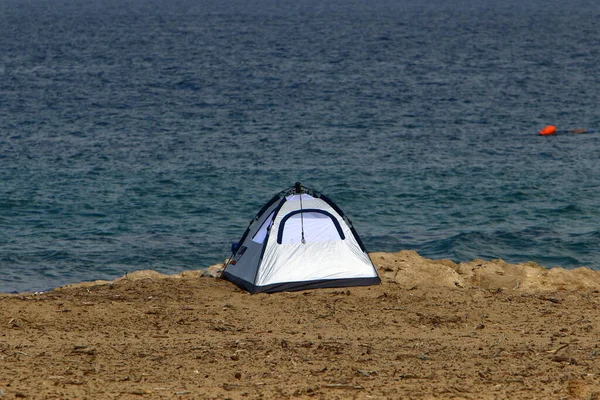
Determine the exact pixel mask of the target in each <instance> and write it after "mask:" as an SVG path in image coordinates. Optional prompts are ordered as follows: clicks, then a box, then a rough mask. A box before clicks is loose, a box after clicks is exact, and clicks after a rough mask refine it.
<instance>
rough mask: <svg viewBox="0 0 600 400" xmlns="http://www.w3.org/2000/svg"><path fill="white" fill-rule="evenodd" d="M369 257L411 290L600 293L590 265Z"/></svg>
mask: <svg viewBox="0 0 600 400" xmlns="http://www.w3.org/2000/svg"><path fill="white" fill-rule="evenodd" d="M369 256H370V257H371V260H372V261H373V264H375V266H376V267H377V270H378V273H379V275H380V277H381V279H382V281H388V282H390V281H394V282H395V283H396V284H399V285H401V286H402V287H404V288H407V289H410V288H411V287H416V286H419V285H422V286H432V287H435V286H443V287H454V286H456V287H460V288H481V289H493V290H514V291H553V290H600V271H596V270H593V269H590V268H588V267H578V268H574V269H565V268H563V267H550V268H548V267H544V266H541V265H539V264H537V263H535V262H533V261H530V262H526V263H517V264H510V263H507V262H505V261H504V260H501V259H496V260H481V259H474V260H472V261H468V262H460V263H456V262H454V261H451V260H448V259H437V260H436V259H429V258H425V257H422V256H420V255H419V254H418V253H417V252H415V251H413V250H400V251H398V252H395V253H390V252H372V253H369ZM222 267H223V264H214V265H211V266H209V267H206V268H203V269H198V270H187V271H183V272H179V273H174V274H163V273H160V272H157V271H155V270H138V271H134V272H131V273H127V274H125V275H123V276H121V277H119V278H116V279H114V280H94V281H83V282H77V283H70V284H66V285H62V286H59V287H57V288H53V289H49V290H47V291H36V292H34V291H24V292H18V293H5V292H0V296H8V295H13V296H15V295H21V294H27V293H48V292H52V291H56V290H61V289H66V288H77V287H93V286H97V285H111V284H114V283H117V282H120V281H123V280H133V281H137V280H144V279H151V280H155V279H191V278H199V277H212V278H219V277H220V275H221V272H222Z"/></svg>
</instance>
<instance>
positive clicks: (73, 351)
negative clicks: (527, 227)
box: [0, 251, 600, 399]
mask: <svg viewBox="0 0 600 400" xmlns="http://www.w3.org/2000/svg"><path fill="white" fill-rule="evenodd" d="M371 258H372V259H373V261H374V263H375V264H376V265H377V267H378V269H379V273H380V275H381V277H382V280H383V283H382V284H381V285H379V286H372V287H355V288H347V289H321V290H314V291H305V292H293V293H276V294H258V295H250V294H248V293H246V292H244V291H241V290H239V289H238V288H237V287H235V286H234V285H233V284H231V283H229V282H227V281H224V280H221V279H215V278H211V277H206V276H203V277H201V276H200V275H201V271H188V272H185V273H182V274H178V275H172V276H166V275H161V274H158V273H156V272H153V271H139V272H136V273H134V274H129V275H128V276H126V277H123V278H120V279H118V280H116V281H114V282H90V283H84V284H79V285H70V286H65V287H62V288H58V289H56V290H53V291H49V292H46V293H22V294H17V295H9V294H6V295H0V399H3V398H9V399H12V398H26V399H173V398H175V399H227V398H230V399H257V398H262V399H287V398H309V397H310V398H315V399H348V398H350V399H399V398H403V399H431V398H441V399H600V313H599V311H598V308H599V307H600V273H599V272H596V271H592V270H589V269H587V268H579V269H576V270H570V271H567V270H564V269H560V268H552V269H545V268H542V267H540V266H538V265H536V264H534V263H528V264H518V265H510V264H507V263H505V262H503V261H501V260H496V261H481V260H475V261H472V262H469V263H461V264H455V263H453V262H451V261H448V260H437V261H435V260H428V259H424V258H422V257H420V256H419V255H418V254H416V253H414V252H410V251H402V252H398V253H372V254H371ZM216 268H217V267H212V268H211V271H215V269H216Z"/></svg>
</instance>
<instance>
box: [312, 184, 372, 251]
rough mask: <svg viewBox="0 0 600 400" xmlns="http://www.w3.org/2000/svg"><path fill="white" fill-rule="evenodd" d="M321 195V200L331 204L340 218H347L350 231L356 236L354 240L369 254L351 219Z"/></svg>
mask: <svg viewBox="0 0 600 400" xmlns="http://www.w3.org/2000/svg"><path fill="white" fill-rule="evenodd" d="M320 195H321V200H323V201H324V202H325V203H327V204H329V205H330V206H331V208H333V209H334V210H335V211H336V212H337V213H338V214H340V217H342V218H346V220H347V221H348V225H349V226H350V231H351V232H352V234H353V235H354V238H355V239H356V241H357V242H358V245H359V246H360V249H361V250H362V251H364V252H365V253H367V248H366V247H365V245H364V243H363V241H362V240H361V239H360V236H358V232H356V230H355V229H354V224H353V223H352V221H350V218H348V216H347V215H346V214H344V212H343V211H342V210H341V209H340V208H339V207H338V206H337V204H335V203H334V202H333V201H331V199H330V198H329V197H327V196H325V195H324V194H320Z"/></svg>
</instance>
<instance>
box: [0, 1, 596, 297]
mask: <svg viewBox="0 0 600 400" xmlns="http://www.w3.org/2000/svg"><path fill="white" fill-rule="evenodd" d="M598 43H600V2H598V1H597V0H569V1H563V0H560V1H558V0H543V1H542V0H531V1H526V2H525V1H522V0H518V1H517V0H506V1H497V0H418V1H417V0H328V1H317V0H61V1H56V0H0V292H4V293H12V292H23V291H46V290H51V289H52V288H56V287H59V286H62V285H66V284H70V283H75V282H82V281H93V280H99V279H102V280H111V279H115V278H117V277H120V276H123V275H125V274H127V273H131V272H133V271H136V270H143V269H152V270H155V271H158V272H161V273H166V274H175V273H179V272H182V271H186V270H197V269H202V268H205V267H208V266H210V265H212V264H215V263H220V262H223V261H224V260H225V259H226V258H227V257H228V256H229V255H230V248H231V243H232V242H235V241H237V240H238V239H239V238H240V237H241V235H242V234H243V232H244V230H245V228H246V227H247V225H248V223H249V222H250V220H251V219H252V218H253V217H254V216H255V214H256V212H257V211H258V210H259V209H260V208H261V207H262V205H264V204H265V203H266V202H267V201H268V200H269V199H270V198H271V197H272V196H273V195H275V194H276V193H278V192H279V191H281V190H283V189H285V188H287V187H290V186H292V185H294V183H295V182H297V181H300V182H302V184H303V185H305V186H307V187H310V188H313V189H316V190H318V191H320V192H322V193H324V194H326V195H327V196H328V197H330V198H331V199H332V200H333V201H334V202H336V203H337V204H338V205H339V207H340V208H341V209H342V210H344V212H345V213H346V214H347V215H348V216H349V218H350V219H351V220H352V222H353V224H354V226H355V227H356V229H357V231H358V233H359V235H360V236H361V238H362V240H363V242H364V243H365V245H366V247H367V249H368V250H369V251H370V252H376V251H386V252H396V251H399V250H416V251H417V252H418V253H419V254H421V255H422V256H424V257H428V258H433V259H440V258H446V259H451V260H453V261H455V262H462V261H471V260H473V259H483V260H491V259H503V260H505V261H506V262H510V263H520V262H529V261H533V262H536V263H539V264H541V265H543V266H545V267H555V266H560V267H563V268H567V269H572V268H577V267H580V266H587V267H589V268H592V269H595V270H600V252H599V248H600V202H599V199H600V159H599V156H600V86H599V83H598V79H599V77H600V62H599V61H600V46H599V45H598ZM548 124H552V125H555V126H557V128H558V130H559V132H558V133H557V134H555V135H553V136H540V135H538V131H539V130H540V129H542V128H543V127H544V126H546V125H548ZM574 128H584V129H593V130H596V133H589V134H573V133H569V132H568V131H569V130H571V129H574Z"/></svg>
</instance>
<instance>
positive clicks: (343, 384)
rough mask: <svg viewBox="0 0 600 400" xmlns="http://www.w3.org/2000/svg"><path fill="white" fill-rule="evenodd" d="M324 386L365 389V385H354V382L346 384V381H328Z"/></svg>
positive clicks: (327, 387) (329, 387)
mask: <svg viewBox="0 0 600 400" xmlns="http://www.w3.org/2000/svg"><path fill="white" fill-rule="evenodd" d="M322 387H324V388H326V389H356V390H363V389H364V387H363V386H361V385H352V384H345V383H327V384H325V385H322Z"/></svg>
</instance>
